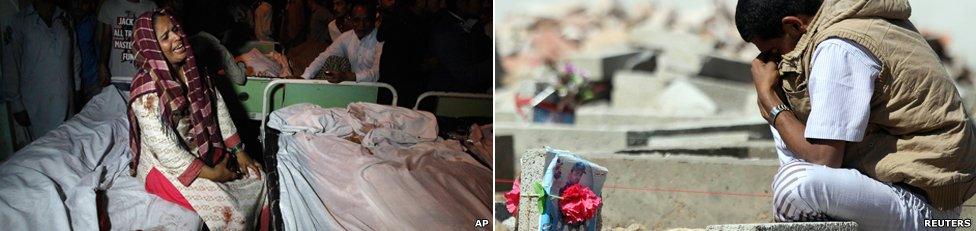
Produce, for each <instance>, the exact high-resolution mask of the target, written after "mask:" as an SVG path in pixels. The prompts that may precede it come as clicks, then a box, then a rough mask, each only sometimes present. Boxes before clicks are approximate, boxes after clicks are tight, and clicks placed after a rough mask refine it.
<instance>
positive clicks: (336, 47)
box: [302, 29, 383, 82]
mask: <svg viewBox="0 0 976 231" xmlns="http://www.w3.org/2000/svg"><path fill="white" fill-rule="evenodd" d="M382 53H383V43H382V42H379V41H376V29H373V30H372V31H370V32H369V35H366V36H365V37H363V38H362V39H359V37H358V36H356V32H355V30H349V31H346V32H345V33H342V35H340V36H339V39H338V40H336V41H335V42H333V43H332V45H329V48H326V49H325V51H323V52H322V53H320V54H319V56H318V57H315V60H313V61H312V63H311V64H309V65H308V68H305V72H304V73H302V78H306V79H311V78H313V77H315V74H316V73H318V72H319V69H322V65H325V59H326V58H328V57H329V56H341V57H346V58H348V59H349V64H351V65H352V71H353V72H354V73H355V74H356V82H376V81H377V80H379V78H380V55H381V54H382Z"/></svg>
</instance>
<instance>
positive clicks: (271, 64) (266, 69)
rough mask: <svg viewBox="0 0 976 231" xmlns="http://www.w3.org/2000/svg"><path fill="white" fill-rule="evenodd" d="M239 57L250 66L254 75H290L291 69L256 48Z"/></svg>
mask: <svg viewBox="0 0 976 231" xmlns="http://www.w3.org/2000/svg"><path fill="white" fill-rule="evenodd" d="M239 59H240V60H241V61H243V62H244V65H247V67H250V68H251V71H252V72H251V73H253V74H254V75H255V76H262V77H285V76H287V75H291V71H289V70H288V69H287V68H285V67H284V66H283V65H281V63H279V62H278V61H275V60H273V59H271V58H269V57H268V56H266V55H265V54H263V53H261V51H258V49H257V48H252V49H251V50H250V51H248V52H247V53H244V54H241V56H239Z"/></svg>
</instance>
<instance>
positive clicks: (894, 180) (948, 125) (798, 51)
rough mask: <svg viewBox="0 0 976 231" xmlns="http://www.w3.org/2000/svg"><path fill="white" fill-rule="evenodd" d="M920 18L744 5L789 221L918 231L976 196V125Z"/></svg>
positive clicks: (892, 11) (862, 0)
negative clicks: (921, 31)
mask: <svg viewBox="0 0 976 231" xmlns="http://www.w3.org/2000/svg"><path fill="white" fill-rule="evenodd" d="M909 15H911V7H910V6H909V5H908V1H907V0H890V1H868V0H822V1H821V0H739V2H738V5H737V6H736V13H735V23H736V27H737V29H738V31H739V33H740V35H741V36H742V38H743V39H745V40H746V41H748V42H750V43H752V44H754V45H755V46H756V47H758V48H759V50H760V51H761V52H762V53H761V54H760V55H759V57H757V58H756V59H755V60H754V61H753V64H752V74H753V80H754V82H755V85H756V90H757V92H758V96H759V108H760V111H761V113H762V115H763V117H764V118H765V119H766V120H767V121H768V122H769V124H770V125H772V130H773V135H774V138H775V139H776V143H777V149H778V152H779V158H780V162H781V167H780V169H779V173H777V174H776V177H775V178H774V180H773V185H772V186H773V195H774V196H773V210H774V213H775V216H776V220H777V221H816V220H841V221H856V222H857V223H858V225H859V227H860V228H863V229H866V230H917V229H924V228H928V227H932V225H933V223H932V222H931V221H932V220H931V219H958V218H959V213H960V206H961V205H962V203H963V202H965V201H966V200H968V199H969V198H970V197H972V196H973V194H974V193H976V188H974V183H976V175H974V173H976V136H974V127H973V124H972V121H971V120H970V117H969V115H968V113H967V112H966V111H965V110H964V109H963V107H962V104H961V101H960V96H959V93H958V91H957V90H956V88H955V86H954V85H953V82H952V81H951V80H950V78H949V76H948V74H947V72H946V70H945V69H944V68H943V66H942V64H941V63H940V61H939V58H938V56H936V54H935V52H934V51H933V50H932V48H931V47H929V45H928V44H927V43H926V42H925V39H923V38H922V36H921V35H920V34H919V33H918V30H916V29H915V27H914V26H913V25H912V23H911V22H910V21H909V20H908V17H909ZM926 220H928V221H926ZM927 223H928V224H927ZM934 224H936V225H938V224H939V222H936V223H934ZM941 224H945V222H942V223H941Z"/></svg>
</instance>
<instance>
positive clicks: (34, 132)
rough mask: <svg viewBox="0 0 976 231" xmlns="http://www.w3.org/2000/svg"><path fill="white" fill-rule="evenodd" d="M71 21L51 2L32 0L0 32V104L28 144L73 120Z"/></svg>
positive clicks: (75, 79)
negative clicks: (3, 103)
mask: <svg viewBox="0 0 976 231" xmlns="http://www.w3.org/2000/svg"><path fill="white" fill-rule="evenodd" d="M70 28H71V18H70V16H69V15H68V14H67V13H65V12H64V11H63V10H61V9H60V8H58V7H57V6H55V5H54V3H53V2H51V1H50V0H34V1H32V2H31V3H30V4H27V5H26V7H25V8H23V9H22V10H21V11H20V12H19V13H17V14H16V15H15V16H14V18H13V22H12V23H11V24H9V25H8V26H7V27H5V28H3V38H2V42H3V44H4V50H3V68H2V69H3V77H4V81H3V84H4V89H3V94H2V96H3V97H2V98H3V100H5V101H8V102H9V103H10V109H11V112H12V114H13V117H14V120H15V121H16V122H17V124H18V125H20V126H24V127H27V128H28V131H30V133H29V136H30V137H29V138H30V139H31V140H33V139H37V138H39V137H41V136H43V135H44V134H45V133H47V132H48V131H51V130H54V129H55V128H57V127H58V125H61V123H63V122H64V121H65V120H67V119H68V118H70V117H71V115H73V111H74V110H73V107H74V106H75V105H74V97H75V94H74V93H75V91H76V90H78V89H79V88H80V83H81V79H80V75H79V74H80V71H78V70H79V69H80V66H81V56H80V52H78V49H77V46H75V45H74V44H75V43H74V40H73V34H72V32H71V29H70Z"/></svg>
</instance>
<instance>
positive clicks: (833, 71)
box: [770, 38, 881, 163]
mask: <svg viewBox="0 0 976 231" xmlns="http://www.w3.org/2000/svg"><path fill="white" fill-rule="evenodd" d="M811 62H812V63H813V64H812V65H813V68H811V71H810V79H809V80H808V81H809V82H808V85H807V86H808V91H809V94H810V116H808V117H807V123H806V130H805V131H804V137H806V138H811V139H825V140H843V141H848V142H861V140H862V139H864V131H865V129H867V125H868V118H869V116H870V114H871V105H870V104H871V96H872V95H873V93H874V80H875V78H876V77H878V74H879V73H880V72H881V64H880V62H879V61H878V59H877V58H876V57H874V55H872V54H871V53H870V52H869V51H867V50H866V49H865V48H864V47H862V46H861V45H859V44H857V43H855V42H852V41H849V40H846V39H841V38H831V39H827V40H824V41H823V42H821V43H820V44H817V49H816V50H815V51H814V52H813V61H811ZM770 128H771V129H772V131H773V139H774V140H775V142H776V149H777V153H778V155H779V159H780V162H781V163H788V162H789V161H792V160H793V159H795V156H794V155H793V152H791V151H790V150H789V149H788V148H787V147H786V143H784V142H783V140H782V139H781V138H780V136H779V132H778V131H777V130H776V129H775V128H772V126H770Z"/></svg>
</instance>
